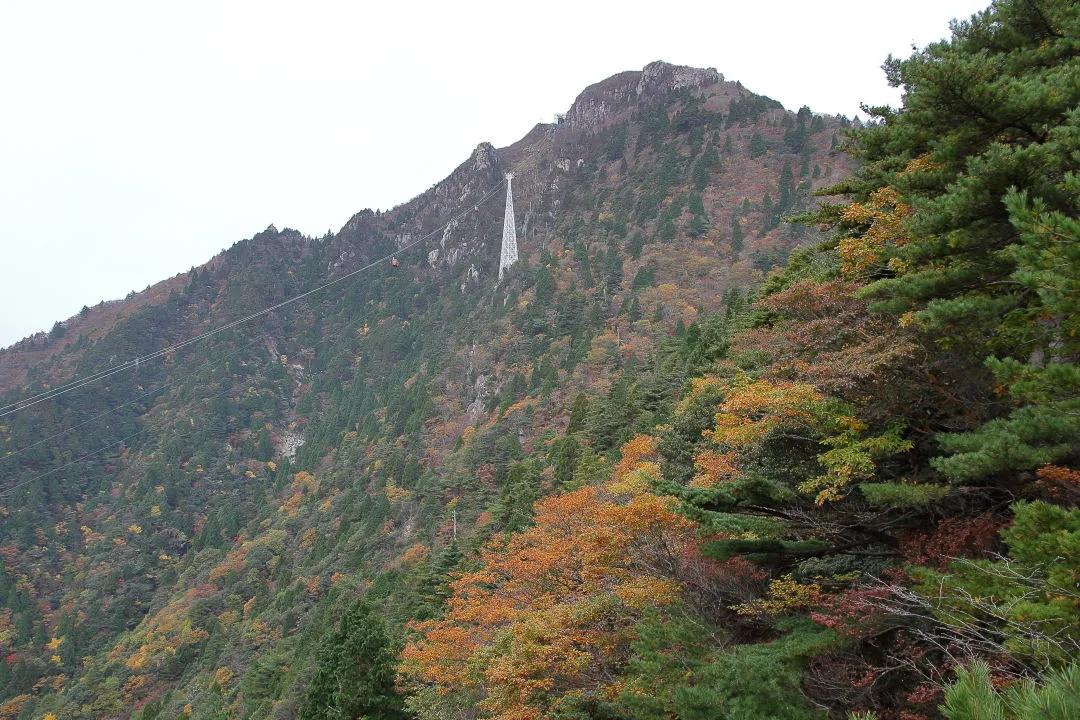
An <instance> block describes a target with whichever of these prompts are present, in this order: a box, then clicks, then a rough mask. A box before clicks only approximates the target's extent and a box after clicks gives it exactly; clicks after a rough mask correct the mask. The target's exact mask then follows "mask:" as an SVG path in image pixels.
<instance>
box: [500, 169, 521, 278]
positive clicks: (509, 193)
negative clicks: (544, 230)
mask: <svg viewBox="0 0 1080 720" xmlns="http://www.w3.org/2000/svg"><path fill="white" fill-rule="evenodd" d="M513 179H514V173H506V215H505V216H504V217H503V241H502V252H501V253H500V255H499V280H500V281H502V279H503V273H505V272H506V271H507V270H509V269H510V266H511V265H513V264H514V263H516V262H517V259H518V252H517V229H516V228H515V226H514V192H513V190H511V189H510V183H511V181H512V180H513Z"/></svg>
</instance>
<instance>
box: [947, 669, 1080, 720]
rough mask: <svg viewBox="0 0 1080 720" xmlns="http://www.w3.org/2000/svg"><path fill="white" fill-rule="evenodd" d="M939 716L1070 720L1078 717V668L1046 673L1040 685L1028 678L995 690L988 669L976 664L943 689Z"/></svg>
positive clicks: (954, 719)
mask: <svg viewBox="0 0 1080 720" xmlns="http://www.w3.org/2000/svg"><path fill="white" fill-rule="evenodd" d="M941 711H942V714H944V715H945V717H946V718H948V720H1070V719H1071V718H1075V717H1080V665H1076V664H1072V665H1069V666H1067V667H1065V668H1063V669H1062V670H1058V671H1054V672H1051V673H1049V674H1048V675H1047V676H1046V678H1045V679H1044V680H1043V682H1041V683H1036V682H1034V681H1033V680H1031V679H1030V678H1027V679H1024V680H1021V681H1020V682H1018V683H1015V684H1012V685H1010V686H1009V687H1007V688H1006V689H1005V690H1004V692H1002V691H1000V690H998V689H997V688H996V687H995V686H994V684H993V681H992V679H991V675H990V667H989V666H988V665H986V663H983V662H975V663H973V664H972V665H971V666H970V667H967V668H963V667H961V668H957V671H956V680H955V681H954V682H952V683H951V684H950V685H949V686H948V687H947V688H945V704H944V705H943V706H942V708H941Z"/></svg>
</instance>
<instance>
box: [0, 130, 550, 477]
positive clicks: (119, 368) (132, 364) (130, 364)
mask: <svg viewBox="0 0 1080 720" xmlns="http://www.w3.org/2000/svg"><path fill="white" fill-rule="evenodd" d="M539 151H540V148H537V149H536V150H534V151H533V152H532V153H530V154H529V155H527V156H526V158H524V159H523V160H522V161H521V162H524V160H527V159H530V158H531V157H532V156H534V155H536V154H538V153H539ZM519 164H520V162H519ZM503 185H504V183H502V182H500V183H498V184H496V185H494V186H492V188H491V189H490V190H488V191H487V192H486V193H484V194H483V195H482V196H481V197H480V198H479V199H478V200H474V201H471V202H469V205H471V206H472V207H471V208H469V209H466V210H464V211H462V212H459V213H458V214H456V215H454V216H452V217H451V218H450V219H449V220H447V221H446V222H444V223H442V224H441V225H439V226H438V227H436V228H435V229H434V230H432V231H430V232H428V233H426V234H425V235H422V236H421V237H419V238H417V239H416V240H414V241H412V242H409V243H407V244H406V245H404V246H402V247H400V248H397V249H396V250H395V251H394V252H392V253H390V254H388V255H385V256H383V257H380V258H378V259H376V260H373V261H371V262H369V263H368V264H366V265H364V266H362V267H359V268H357V269H355V270H352V271H350V272H348V273H346V274H345V275H342V276H341V277H338V278H335V279H333V280H330V281H328V282H326V283H323V284H322V285H320V286H318V287H316V288H313V289H311V290H308V291H306V292H304V293H301V294H300V295H296V296H294V297H292V298H289V299H287V300H284V301H282V302H279V303H275V304H274V305H271V306H269V307H266V308H264V309H262V310H259V311H257V312H254V313H251V314H249V315H247V316H245V317H243V318H240V319H238V320H234V321H232V322H229V323H226V324H225V325H222V326H220V327H217V328H214V329H213V330H208V331H206V332H204V333H200V334H199V335H196V336H193V337H191V338H188V339H186V340H184V341H182V342H179V343H176V344H174V345H171V346H169V347H166V348H163V349H161V350H158V351H155V352H153V353H150V354H148V355H144V356H139V357H136V358H134V359H133V360H129V361H127V362H124V363H120V364H118V365H115V366H113V367H111V368H106V369H105V370H102V371H99V372H96V373H94V374H92V375H90V376H87V377H84V378H80V379H78V380H74V381H71V382H69V383H66V384H65V385H62V386H59V387H56V388H50V389H49V390H48V391H46V392H43V393H38V394H36V395H32V396H30V397H27V398H23V399H22V400H20V401H18V402H15V403H10V404H8V405H5V406H2V407H0V417H5V416H7V415H11V414H13V413H15V412H19V411H20V410H23V409H26V408H28V407H32V406H34V405H37V404H39V403H41V402H45V401H47V400H51V399H53V398H56V397H59V396H60V395H64V394H66V393H68V392H71V391H73V390H77V389H79V388H81V387H83V386H85V385H88V384H90V383H93V382H97V381H98V380H102V379H105V378H107V377H110V376H112V375H116V374H117V373H120V372H123V371H124V370H127V369H132V368H134V369H136V370H137V369H138V367H139V365H140V364H141V363H145V362H146V361H148V360H153V359H156V358H158V357H163V356H165V355H167V354H169V353H173V352H176V351H177V350H179V349H182V348H184V347H186V346H188V345H191V344H193V343H196V342H198V341H200V340H203V339H206V338H208V337H211V336H213V335H216V334H218V333H221V332H224V331H225V330H229V329H232V328H234V327H237V326H239V325H242V324H244V323H246V322H249V321H250V320H253V319H255V318H258V317H261V316H263V315H266V314H269V313H271V312H273V311H274V310H277V309H279V308H281V307H284V306H286V305H290V304H292V303H294V302H297V301H299V300H302V299H304V298H306V297H310V296H311V295H314V294H316V293H318V292H320V291H322V290H325V289H326V288H328V287H330V286H332V285H336V284H338V283H341V282H343V281H345V280H347V279H350V278H352V277H355V276H356V275H358V274H360V273H362V272H365V271H367V270H370V269H371V268H373V267H375V266H377V265H379V264H382V263H385V262H387V261H388V260H390V261H392V260H394V259H395V258H396V255H397V254H399V253H402V252H405V251H407V250H409V249H411V248H413V247H416V246H417V245H420V244H422V243H424V242H426V241H427V240H429V239H431V238H432V237H434V236H435V235H437V234H439V233H440V232H443V231H445V230H446V228H448V227H450V226H451V225H453V224H454V223H456V222H458V221H459V220H461V219H462V218H464V217H466V216H468V215H469V213H471V212H475V211H477V210H478V209H479V206H480V205H481V204H483V203H485V202H486V201H487V200H489V199H490V198H491V197H492V196H493V195H495V193H496V192H498V191H499V190H500V189H502V187H503ZM262 339H264V338H254V339H252V340H251V341H250V342H249V343H247V344H246V345H244V346H243V347H242V348H238V349H236V350H234V354H236V353H239V352H240V351H241V350H244V349H247V348H248V347H249V346H250V345H253V344H255V343H256V342H258V341H259V340H262ZM337 339H340V338H337ZM329 340H330V338H326V339H324V340H322V341H320V342H319V343H316V345H319V344H322V342H325V341H329ZM209 362H210V361H207V363H206V364H209ZM201 367H202V366H200V368H201ZM200 368H197V369H196V370H193V371H192V372H191V373H188V374H187V375H185V376H183V377H181V378H179V379H176V380H170V381H169V382H167V383H165V384H163V385H161V386H159V387H157V388H155V389H154V390H150V391H147V392H145V393H143V394H142V395H139V396H138V397H136V398H134V399H132V400H130V401H128V402H127V403H124V404H123V405H120V406H117V407H115V408H111V409H109V410H106V411H102V412H100V413H97V414H96V415H94V416H92V417H90V418H88V419H87V420H84V421H83V422H81V423H79V424H77V425H74V426H72V427H70V428H68V429H66V430H63V431H61V432H58V433H54V434H53V435H50V436H48V437H46V438H43V439H41V440H39V441H37V442H34V443H31V444H30V445H27V446H25V447H23V448H20V449H19V450H15V451H10V452H8V453H7V454H5V455H4V456H3V457H0V460H3V459H5V458H7V457H14V456H18V455H23V454H25V453H26V452H27V451H28V450H31V449H33V448H35V447H38V446H40V445H42V444H44V443H46V442H49V441H50V440H54V439H56V438H59V437H63V436H65V435H68V434H70V433H71V432H74V431H75V430H77V429H79V428H81V427H85V426H86V425H88V424H90V423H92V422H94V421H95V420H98V419H100V418H102V417H105V416H107V415H111V414H113V413H115V412H117V411H118V410H120V409H122V408H123V407H126V406H127V405H132V404H134V403H136V402H138V401H139V400H142V399H144V398H146V397H149V396H150V395H153V394H155V393H157V392H160V391H161V390H164V389H167V388H169V387H173V386H175V385H176V384H177V383H179V382H181V381H183V380H186V379H188V378H190V377H191V376H193V375H195V374H196V373H197V372H198V371H199V369H200ZM221 392H222V391H219V392H218V393H215V394H214V395H213V396H216V395H217V394H220V393H221ZM211 397H212V396H211ZM146 429H147V428H146V427H144V428H142V429H140V430H139V431H138V432H136V433H134V434H132V435H129V436H127V437H125V438H122V439H120V440H117V441H115V442H113V443H110V444H109V445H106V446H104V447H102V448H99V449H97V450H95V451H93V452H90V453H87V454H85V455H82V456H80V457H79V458H76V459H75V460H72V461H70V462H68V463H66V464H64V465H62V466H60V467H57V468H52V469H50V470H48V471H46V472H44V473H41V474H39V475H36V476H34V477H33V478H30V479H28V480H24V481H21V482H19V483H17V484H16V485H13V486H11V487H10V488H5V489H3V490H0V497H4V496H6V495H8V494H10V493H11V492H13V491H14V490H17V489H19V488H20V487H24V486H26V485H28V484H30V483H33V482H36V481H38V480H41V479H43V478H45V477H47V476H49V475H52V474H55V473H57V472H60V471H61V470H64V469H66V468H68V467H71V466H72V465H74V464H76V463H79V462H82V461H83V460H86V459H89V458H91V457H95V456H97V455H99V454H101V453H102V452H105V451H106V450H108V449H110V448H112V447H115V446H117V445H120V444H122V443H124V442H126V441H128V440H130V439H132V438H134V437H137V436H138V435H140V434H141V433H143V432H144V431H145V430H146Z"/></svg>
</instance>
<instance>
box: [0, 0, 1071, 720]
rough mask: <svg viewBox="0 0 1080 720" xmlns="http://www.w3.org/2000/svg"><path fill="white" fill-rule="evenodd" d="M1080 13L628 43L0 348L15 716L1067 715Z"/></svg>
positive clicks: (1045, 9)
mask: <svg viewBox="0 0 1080 720" xmlns="http://www.w3.org/2000/svg"><path fill="white" fill-rule="evenodd" d="M1078 28H1080V16H1078V15H1077V12H1076V11H1075V10H1074V9H1073V7H1072V5H1069V4H1066V3H1052V2H1044V1H1043V0H998V2H995V3H994V5H993V6H992V7H991V8H989V9H988V10H986V11H984V12H983V13H980V14H978V15H976V16H973V17H972V18H971V19H970V20H968V21H965V22H959V23H956V24H954V25H953V26H952V37H951V38H950V39H949V40H947V41H943V42H940V43H935V44H933V45H931V46H929V47H927V48H925V49H923V50H919V51H917V52H915V53H914V54H913V55H912V56H911V57H910V58H908V59H905V60H898V59H890V60H889V61H888V62H887V63H886V66H885V69H886V72H887V75H888V77H889V79H890V81H892V82H894V83H896V84H898V85H902V86H903V87H904V91H905V96H904V98H905V99H904V107H903V108H901V109H899V110H894V109H890V108H871V109H869V113H870V114H871V116H872V118H873V121H872V122H871V123H869V124H868V125H867V126H866V127H853V125H854V124H853V123H849V122H848V121H847V120H846V119H844V118H836V117H824V116H819V115H815V114H814V113H813V112H812V111H811V110H810V109H809V108H801V109H799V110H798V111H797V112H791V111H788V110H785V109H784V108H782V107H781V106H780V105H779V104H778V103H776V102H775V101H772V100H770V99H768V98H765V97H762V96H759V95H755V94H753V93H751V92H749V91H748V90H746V89H745V88H743V87H742V86H740V85H739V84H738V83H731V82H727V81H726V80H725V79H724V78H723V77H722V76H721V75H720V74H719V73H717V72H716V71H715V70H700V69H693V68H684V67H676V66H671V65H667V64H664V63H653V64H650V65H649V66H647V67H646V68H644V69H643V70H642V71H641V72H631V73H621V74H619V75H616V76H614V77H612V78H609V79H608V80H605V81H603V82H601V83H598V84H596V85H594V86H591V87H589V88H587V89H586V90H585V91H584V92H582V94H581V95H580V96H579V97H578V98H577V100H576V101H575V103H574V105H573V106H572V107H571V108H570V109H569V111H568V112H567V113H566V114H565V116H561V117H560V118H559V119H558V120H557V122H555V123H553V124H550V125H548V124H541V125H538V126H536V127H535V128H533V129H532V130H531V131H530V132H529V133H528V134H526V135H525V137H524V138H522V140H520V141H519V142H518V143H515V144H514V145H512V146H510V147H507V148H502V149H496V148H493V147H492V146H490V145H489V144H481V145H480V146H479V147H477V148H476V149H475V151H474V152H473V153H472V155H471V156H470V157H469V158H468V159H467V160H466V161H465V162H464V163H462V165H461V166H460V167H458V168H457V169H456V170H455V171H454V172H453V173H451V175H450V176H449V177H447V178H446V179H445V180H443V181H442V182H440V183H438V184H437V185H435V186H433V187H432V188H429V189H428V190H427V191H425V192H424V193H422V194H421V195H418V196H417V197H416V198H414V199H413V200H411V201H409V202H408V203H405V204H403V205H401V206H399V207H397V208H394V209H393V210H391V211H389V212H386V213H376V212H372V211H370V210H367V211H362V212H360V213H357V214H356V215H354V216H353V217H352V218H351V219H350V220H349V222H348V223H347V224H346V225H345V226H344V227H343V228H342V229H341V230H340V231H339V232H338V233H336V234H333V233H331V234H328V235H327V236H325V237H322V238H310V237H306V236H304V235H302V234H301V233H299V232H296V231H295V230H289V229H285V230H281V231H279V230H277V229H276V228H274V227H269V228H267V229H266V230H265V231H263V232H260V233H258V234H256V235H255V236H253V237H252V238H250V239H248V240H244V241H241V242H239V243H237V244H236V245H234V246H233V247H232V248H230V249H229V250H227V251H225V252H223V253H222V254H220V255H219V256H217V257H215V258H213V259H212V260H211V261H210V262H208V263H207V264H206V265H204V266H201V267H199V268H193V269H192V270H191V271H190V272H188V273H186V274H182V275H179V276H177V277H175V278H172V279H171V280H167V281H165V282H164V283H162V284H159V285H157V286H154V287H152V288H150V289H148V290H147V291H146V292H144V293H141V294H137V295H133V296H131V297H129V298H127V299H125V300H124V301H118V302H116V303H111V304H107V305H103V306H99V307H97V308H87V309H85V310H84V312H83V313H80V316H79V317H76V318H72V319H70V320H68V321H67V322H64V323H58V324H57V325H56V326H55V327H54V328H53V330H52V331H51V332H50V333H48V334H47V335H46V334H41V335H39V336H36V337H34V338H30V339H28V340H26V341H23V343H20V344H19V345H17V346H16V347H14V348H9V349H8V350H6V351H4V352H3V353H0V380H2V382H3V383H4V393H5V394H4V396H3V398H0V452H2V456H0V500H2V505H0V604H2V607H0V649H2V650H3V660H2V662H0V693H2V695H0V718H15V717H19V718H46V719H48V720H58V719H59V718H65V719H68V718H72V719H74V718H128V717H131V718H140V719H141V720H151V719H153V718H182V717H189V716H190V717H199V718H226V717H230V718H231V717H239V718H293V717H299V718H303V719H304V720H311V719H315V718H334V719H335V720H344V719H347V718H354V717H366V718H402V717H415V718H419V719H420V720H436V719H444V718H460V719H463V720H464V719H472V718H491V719H493V720H511V719H512V720H534V719H535V720H538V719H539V718H557V719H559V720H570V719H574V720H580V719H582V718H603V719H607V720H614V719H618V720H630V719H631V718H633V719H634V720H640V719H641V718H649V719H655V720H662V719H666V718H687V719H689V718H713V717H725V718H747V719H749V718H755V719H757V718H777V719H779V718H784V719H785V720H794V719H799V720H803V719H805V720H809V719H815V720H817V719H824V718H826V717H835V718H855V717H857V718H861V719H862V720H869V719H870V718H877V719H878V720H915V719H916V718H922V719H925V720H930V719H932V718H942V717H947V718H949V719H950V720H974V719H975V718H981V717H988V716H994V717H1016V718H1027V717H1062V718H1065V717H1072V716H1075V715H1076V708H1077V704H1078V700H1077V694H1076V692H1075V685H1076V682H1075V680H1076V677H1077V672H1078V670H1077V667H1078V664H1077V662H1078V661H1077V657H1078V655H1080V631H1078V628H1080V597H1078V595H1077V592H1076V588H1075V585H1076V579H1077V578H1078V577H1080V565H1078V564H1077V560H1076V558H1078V557H1080V510H1077V509H1076V507H1077V503H1078V501H1080V493H1078V491H1077V487H1078V483H1080V462H1078V460H1080V445H1078V444H1077V441H1076V438H1077V437H1080V420H1078V419H1077V418H1080V412H1078V411H1080V406H1078V401H1077V397H1080V393H1078V392H1077V388H1080V364H1078V363H1080V346H1078V343H1077V340H1076V338H1077V337H1080V333H1078V331H1080V327H1078V325H1077V318H1078V317H1080V312H1078V311H1077V307H1076V297H1077V293H1076V292H1075V290H1076V288H1078V287H1080V280H1078V274H1077V268H1078V267H1080V255H1078V254H1077V251H1076V248H1077V247H1080V243H1077V242H1076V240H1077V237H1080V229H1078V223H1077V208H1080V182H1078V180H1077V176H1076V172H1075V167H1076V158H1077V156H1078V155H1077V152H1078V151H1077V137H1078V136H1077V133H1076V132H1075V128H1076V119H1077V117H1076V107H1077V105H1078V104H1080V89H1078V87H1077V85H1076V83H1075V81H1074V79H1075V78H1076V77H1080V57H1078V56H1077V54H1076V52H1075V47H1076V38H1077V36H1078V32H1080V30H1078ZM848 153H850V154H848ZM507 173H512V174H513V182H512V184H513V190H514V198H515V209H516V218H517V224H516V231H517V236H518V239H519V240H518V244H519V252H520V260H519V262H518V263H516V264H515V265H514V266H513V267H511V268H510V269H509V271H508V273H506V274H505V276H504V277H503V278H502V279H501V280H500V279H499V272H498V260H497V258H498V257H499V245H500V240H501V236H502V220H503V202H504V193H505V191H506V184H505V180H504V176H505V175H506V174H507ZM819 197H826V198H829V199H828V200H825V201H821V200H819V199H818V198H819ZM1047 713H1050V714H1049V715H1047ZM1055 713H1056V714H1055Z"/></svg>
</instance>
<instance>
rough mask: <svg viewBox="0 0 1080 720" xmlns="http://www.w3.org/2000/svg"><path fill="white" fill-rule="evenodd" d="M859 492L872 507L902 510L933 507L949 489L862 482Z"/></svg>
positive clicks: (936, 486) (932, 486)
mask: <svg viewBox="0 0 1080 720" xmlns="http://www.w3.org/2000/svg"><path fill="white" fill-rule="evenodd" d="M859 491H860V492H861V493H862V494H863V496H864V497H865V498H866V499H867V500H868V501H869V502H870V503H871V504H872V505H879V506H883V507H888V508H894V509H903V508H925V507H927V506H930V505H933V504H934V503H936V502H938V501H940V500H941V499H942V498H943V497H945V496H946V495H947V494H948V492H949V488H948V487H946V486H944V485H929V484H927V485H908V484H906V483H896V482H890V483H870V482H864V483H860V484H859Z"/></svg>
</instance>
